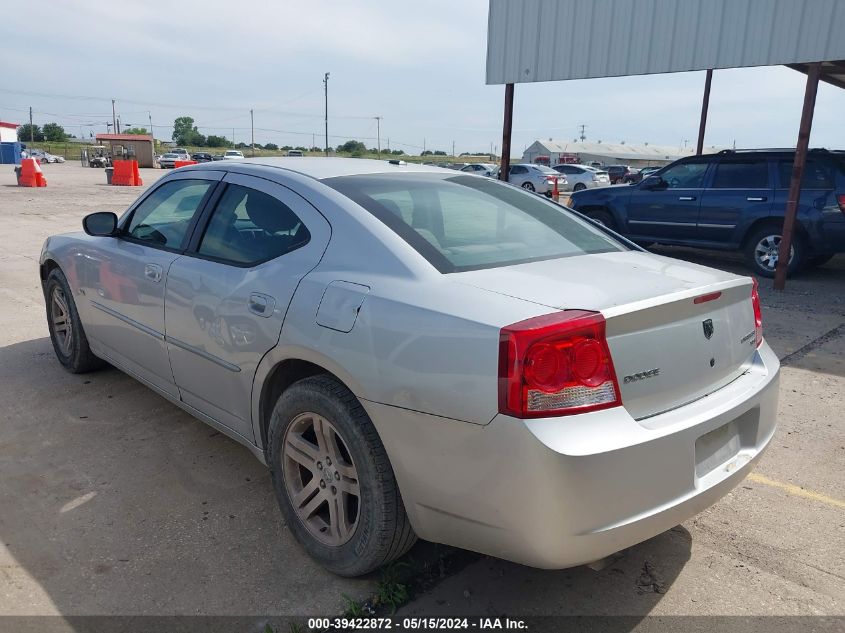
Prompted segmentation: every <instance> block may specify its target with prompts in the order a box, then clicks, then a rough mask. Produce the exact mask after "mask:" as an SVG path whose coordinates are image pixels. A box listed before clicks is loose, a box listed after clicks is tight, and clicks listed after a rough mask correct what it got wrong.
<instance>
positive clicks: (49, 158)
mask: <svg viewBox="0 0 845 633" xmlns="http://www.w3.org/2000/svg"><path fill="white" fill-rule="evenodd" d="M31 158H37V159H38V162H39V163H63V162H65V158H64V156H56V155H55V154H51V153H50V152H45V151H43V150H38V149H34V150H32V155H31Z"/></svg>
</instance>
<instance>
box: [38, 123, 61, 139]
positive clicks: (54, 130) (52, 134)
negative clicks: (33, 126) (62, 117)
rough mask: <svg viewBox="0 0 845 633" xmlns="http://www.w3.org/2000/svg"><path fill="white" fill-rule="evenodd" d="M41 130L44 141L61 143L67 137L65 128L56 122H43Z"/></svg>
mask: <svg viewBox="0 0 845 633" xmlns="http://www.w3.org/2000/svg"><path fill="white" fill-rule="evenodd" d="M41 132H42V134H44V140H45V141H51V142H53V143H61V142H63V141H65V140H66V139H67V134H65V129H64V128H63V127H62V126H61V125H59V124H58V123H45V124H44V127H43V128H42V130H41Z"/></svg>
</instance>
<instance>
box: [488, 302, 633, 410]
mask: <svg viewBox="0 0 845 633" xmlns="http://www.w3.org/2000/svg"><path fill="white" fill-rule="evenodd" d="M621 404H622V399H621V397H620V393H619V383H618V382H617V380H616V372H615V371H614V369H613V360H612V359H611V357H610V350H609V349H608V347H607V339H606V337H605V320H604V317H603V316H602V315H601V314H599V313H598V312H587V311H584V310H566V311H564V312H555V313H553V314H547V315H544V316H540V317H535V318H533V319H526V320H525V321H520V322H519V323H514V324H513V325H509V326H507V327H505V328H502V331H501V334H500V336H499V412H500V413H504V414H506V415H511V416H514V417H517V418H540V417H552V416H560V415H572V414H574V413H586V412H588V411H597V410H599V409H607V408H609V407H616V406H619V405H621Z"/></svg>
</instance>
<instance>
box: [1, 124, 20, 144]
mask: <svg viewBox="0 0 845 633" xmlns="http://www.w3.org/2000/svg"><path fill="white" fill-rule="evenodd" d="M17 140H18V124H17V123H7V122H6V121H0V143H14V142H15V141H17Z"/></svg>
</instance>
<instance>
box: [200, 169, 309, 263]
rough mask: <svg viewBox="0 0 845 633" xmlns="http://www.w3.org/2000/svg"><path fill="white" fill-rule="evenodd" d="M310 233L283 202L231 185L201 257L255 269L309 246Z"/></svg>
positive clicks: (205, 238)
mask: <svg viewBox="0 0 845 633" xmlns="http://www.w3.org/2000/svg"><path fill="white" fill-rule="evenodd" d="M310 238H311V235H310V233H308V229H307V228H305V225H304V224H302V222H301V221H300V220H299V218H298V217H297V216H296V214H295V213H294V212H293V211H291V210H290V209H289V208H288V207H287V205H285V204H284V203H282V202H281V201H280V200H278V199H276V198H274V197H273V196H271V195H268V194H266V193H264V192H262V191H257V190H255V189H250V188H248V187H243V186H241V185H231V184H230V185H228V186H227V187H226V191H225V192H224V193H223V195H222V196H221V198H220V201H219V202H218V203H217V207H215V209H214V212H213V213H212V214H211V219H210V220H209V222H208V226H207V227H206V229H205V234H204V235H203V236H202V241H201V242H200V246H199V249H198V251H197V252H198V253H199V254H200V255H203V256H205V257H209V258H211V259H216V260H221V261H223V262H226V263H232V264H235V265H238V266H254V265H256V264H259V263H261V262H264V261H267V260H270V259H274V258H276V257H279V256H281V255H284V254H285V253H289V252H291V251H293V250H295V249H297V248H299V247H301V246H304V245H305V244H307V243H308V240H309V239H310Z"/></svg>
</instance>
